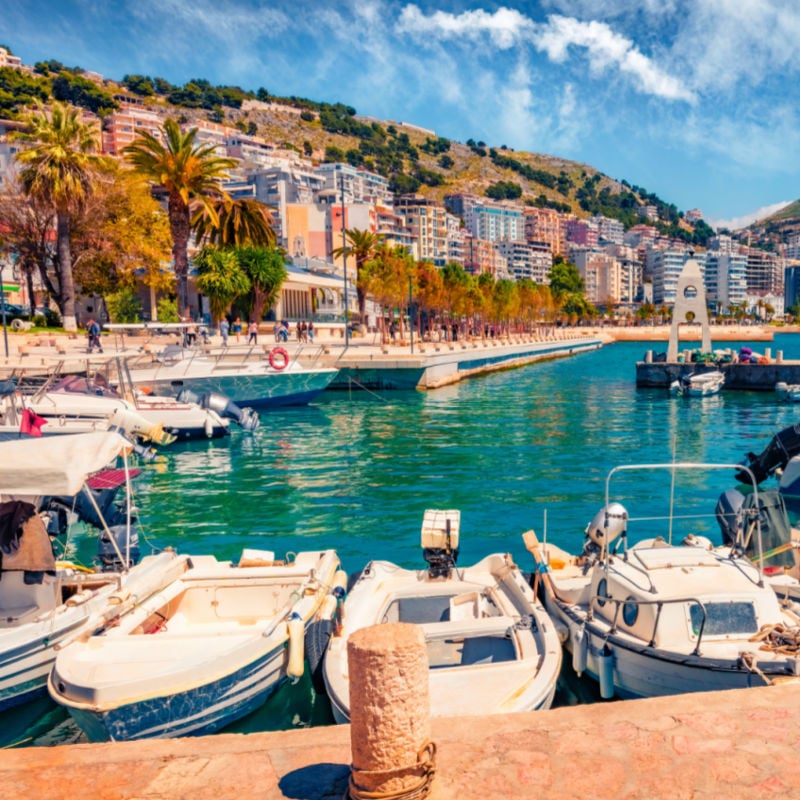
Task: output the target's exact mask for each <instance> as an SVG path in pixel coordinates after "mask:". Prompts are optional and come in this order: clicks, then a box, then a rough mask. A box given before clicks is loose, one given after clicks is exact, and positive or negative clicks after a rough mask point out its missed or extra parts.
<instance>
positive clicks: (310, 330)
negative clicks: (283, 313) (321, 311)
mask: <svg viewBox="0 0 800 800" xmlns="http://www.w3.org/2000/svg"><path fill="white" fill-rule="evenodd" d="M307 332H308V341H309V342H311V344H314V323H313V322H311V321H310V320H309V322H308V331H307Z"/></svg>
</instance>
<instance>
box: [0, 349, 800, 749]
mask: <svg viewBox="0 0 800 800" xmlns="http://www.w3.org/2000/svg"><path fill="white" fill-rule="evenodd" d="M739 344H744V342H742V343H725V346H726V347H727V346H730V347H733V348H735V347H738V346H739ZM768 346H769V347H771V349H772V352H773V354H774V353H775V352H777V351H778V350H782V351H783V354H784V358H786V359H800V336H796V335H790V334H789V335H777V336H776V337H775V340H774V341H773V342H771V343H770V344H769V345H768ZM649 349H652V350H655V351H660V350H664V349H666V343H665V342H651V343H648V342H624V343H618V344H613V345H608V346H606V347H603V348H602V349H600V350H597V351H592V352H589V353H585V354H581V355H578V356H574V357H571V358H566V359H560V360H555V361H550V362H544V363H537V364H533V365H530V366H527V367H524V368H521V369H513V370H508V371H504V372H499V373H493V374H489V375H486V376H484V377H480V378H474V379H471V380H468V381H465V382H463V383H460V384H457V385H454V386H448V387H445V388H442V389H437V390H433V391H429V392H417V391H408V392H400V391H394V392H384V393H371V392H366V391H358V390H353V391H352V392H349V391H336V392H331V391H329V392H326V393H325V394H324V395H322V397H321V398H320V399H319V400H318V401H317V402H315V403H314V404H313V405H311V406H307V407H302V408H288V409H278V410H275V411H269V412H265V413H263V414H262V424H261V427H260V428H259V430H257V431H256V432H254V433H243V432H241V431H238V430H235V431H234V432H233V434H232V436H231V437H229V438H228V439H223V440H217V441H212V442H207V443H206V442H200V443H189V444H182V445H179V446H177V447H173V448H168V449H164V450H162V454H161V455H160V456H159V457H158V459H157V460H156V461H155V462H153V463H149V464H141V465H139V466H140V467H141V469H142V474H141V475H140V476H139V477H138V478H137V479H136V482H135V492H136V501H137V506H138V510H139V519H140V523H141V525H140V527H141V529H142V534H143V535H142V541H141V546H142V552H144V553H146V552H150V550H151V549H152V548H163V547H166V546H172V547H174V548H176V549H177V550H179V551H180V552H186V553H193V554H201V553H213V554H214V555H216V556H218V557H222V558H230V559H236V558H238V556H239V554H240V553H241V551H242V549H243V548H261V549H267V550H272V551H274V552H275V554H276V557H283V556H284V555H286V554H288V553H292V552H297V551H299V550H308V549H312V550H315V549H322V548H329V547H330V548H335V549H336V550H337V551H338V553H339V555H340V558H341V560H342V564H343V566H344V568H345V569H346V570H347V571H348V572H353V571H357V570H360V569H361V568H362V567H363V566H364V565H365V564H366V563H367V562H368V561H369V560H370V559H385V560H389V561H394V562H396V563H399V564H401V565H402V566H405V567H415V566H421V564H422V561H421V552H420V550H419V531H420V525H421V522H422V516H423V513H424V511H425V509H427V508H454V509H459V510H460V511H461V550H460V556H459V563H462V564H467V563H471V562H473V561H476V560H478V559H479V558H482V557H483V556H484V555H486V554H488V553H490V552H510V553H512V554H513V556H514V558H515V559H516V561H517V563H518V564H519V565H520V566H521V567H522V568H523V569H526V570H527V569H529V568H530V566H531V561H530V557H529V556H528V554H527V553H526V552H525V550H524V547H523V545H522V539H521V534H522V533H523V532H524V531H526V530H529V529H531V528H533V529H535V530H536V532H537V533H538V534H539V537H540V539H541V538H543V537H545V536H546V537H547V539H549V540H550V541H553V542H555V543H557V544H559V545H560V546H562V547H564V548H567V549H569V550H572V551H576V550H579V549H580V548H581V546H582V543H583V531H584V529H585V527H586V525H587V523H588V522H589V521H590V520H591V519H592V517H593V516H594V515H595V513H596V512H597V510H598V509H600V508H601V507H602V505H603V503H604V500H605V491H606V476H607V474H608V471H609V470H610V469H611V468H612V467H614V466H618V465H622V464H630V463H655V462H669V461H695V462H696V461H699V462H714V463H721V462H724V463H737V462H739V461H741V460H742V459H743V458H744V457H745V454H746V453H747V452H748V451H753V452H760V451H761V450H763V448H764V447H765V446H766V445H767V444H768V442H769V440H770V439H771V438H772V436H773V435H774V434H775V433H776V432H778V431H779V430H781V429H782V428H784V427H786V426H788V425H791V424H793V423H794V422H796V421H797V416H798V414H797V408H796V407H794V406H792V405H788V404H781V403H779V402H777V399H776V396H775V395H774V394H773V393H772V392H760V393H758V392H723V393H722V394H721V395H718V396H716V397H709V398H692V399H686V398H675V397H670V396H669V395H668V394H667V393H666V392H665V391H664V390H662V389H637V388H636V386H635V377H636V376H635V362H636V361H637V360H641V359H643V358H644V355H645V352H646V351H647V350H649ZM755 349H763V347H762V348H759V347H755ZM664 480H665V478H664V475H663V474H655V473H645V474H641V475H637V477H636V479H635V480H633V479H628V480H627V481H626V480H625V479H623V483H624V484H625V485H624V487H623V488H624V492H625V501H624V502H625V505H626V506H629V507H630V508H631V509H633V508H635V507H641V506H642V505H645V506H647V504H648V501H650V500H651V498H652V497H653V496H654V495H655V493H656V489H655V484H656V483H659V484H663V483H664ZM733 485H734V481H733V480H732V477H731V480H730V486H733ZM693 488H694V489H696V490H698V491H700V492H701V493H702V492H707V493H708V504H709V516H708V519H706V520H698V521H697V525H696V530H695V532H697V533H704V534H705V535H708V536H711V537H714V538H715V539H716V540H718V539H719V529H718V527H717V525H716V522H715V520H714V518H713V508H714V503H715V500H716V497H717V496H718V495H719V485H718V484H712V483H709V484H708V485H707V486H706V485H703V484H702V483H701V484H700V485H699V486H694V487H693ZM611 499H616V498H615V497H613V496H612V498H611ZM93 551H94V542H92V541H89V540H88V538H86V539H85V540H79V541H78V542H77V550H76V553H75V555H76V557H77V558H79V559H82V560H84V561H85V562H90V561H91V556H92V553H93ZM587 697H588V699H592V696H591V689H588V690H587ZM330 722H331V716H330V709H329V707H328V706H327V701H326V700H325V698H324V697H320V696H317V695H315V694H314V692H313V689H312V688H311V685H310V682H309V681H307V680H301V681H300V683H298V684H297V685H295V686H285V687H283V688H282V689H281V690H280V691H278V692H277V693H276V694H275V695H274V696H273V697H272V699H271V700H270V701H269V702H268V703H267V705H265V706H264V707H263V708H262V709H261V710H259V711H258V712H256V713H255V714H253V715H251V716H250V717H249V718H247V719H245V720H241V721H239V722H238V723H236V724H235V725H234V726H232V727H231V728H229V729H228V730H232V731H254V730H276V729H282V728H287V727H297V726H302V725H315V724H328V723H330ZM76 741H83V739H82V737H81V734H80V732H79V730H78V729H77V728H76V727H75V726H74V724H73V723H72V722H71V721H70V720H69V718H68V716H67V715H66V712H64V711H62V710H61V709H60V708H59V707H57V706H56V705H55V704H54V703H52V702H51V701H50V700H49V698H42V699H41V700H38V701H35V702H33V703H29V704H27V705H25V706H23V707H21V708H18V709H14V710H12V711H10V712H6V713H5V714H2V715H0V746H9V745H15V744H19V745H21V746H44V745H52V744H60V743H67V742H76Z"/></svg>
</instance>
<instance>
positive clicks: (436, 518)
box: [420, 508, 461, 578]
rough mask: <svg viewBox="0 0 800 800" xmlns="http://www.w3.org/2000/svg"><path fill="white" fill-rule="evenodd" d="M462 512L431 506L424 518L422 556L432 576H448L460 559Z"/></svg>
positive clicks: (421, 540) (421, 537) (421, 541)
mask: <svg viewBox="0 0 800 800" xmlns="http://www.w3.org/2000/svg"><path fill="white" fill-rule="evenodd" d="M460 523H461V512H460V511H458V510H456V509H453V510H450V511H442V510H439V509H434V508H429V509H427V510H426V511H425V516H424V517H423V519H422V534H421V536H420V544H421V545H422V557H423V558H424V559H425V561H426V562H427V563H428V574H429V575H430V576H431V578H446V577H447V576H448V575H450V572H451V570H452V569H453V568H454V567H455V565H456V561H457V560H458V536H459V527H460Z"/></svg>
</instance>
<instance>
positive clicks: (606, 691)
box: [597, 644, 614, 700]
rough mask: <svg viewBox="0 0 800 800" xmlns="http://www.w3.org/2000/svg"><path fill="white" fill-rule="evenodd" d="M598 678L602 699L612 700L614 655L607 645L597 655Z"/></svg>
mask: <svg viewBox="0 0 800 800" xmlns="http://www.w3.org/2000/svg"><path fill="white" fill-rule="evenodd" d="M597 677H598V679H599V681H600V697H602V698H603V700H610V699H611V698H612V697H613V696H614V654H613V653H612V652H611V650H610V649H609V647H608V645H607V644H604V645H603V649H602V650H601V651H600V652H599V653H598V654H597Z"/></svg>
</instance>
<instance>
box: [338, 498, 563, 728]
mask: <svg viewBox="0 0 800 800" xmlns="http://www.w3.org/2000/svg"><path fill="white" fill-rule="evenodd" d="M458 527H459V512H458V511H436V510H428V511H427V512H426V513H425V518H424V522H423V526H422V547H423V552H424V555H425V558H426V561H427V562H428V564H429V568H428V569H423V570H410V569H402V568H400V567H399V566H397V565H395V564H391V563H389V562H387V561H372V562H370V563H369V564H368V565H367V566H366V567H365V568H364V570H363V571H362V572H361V574H360V576H359V578H358V580H357V581H356V583H355V585H354V586H353V587H352V589H351V591H350V593H349V594H348V596H347V600H346V601H345V603H344V606H345V608H344V619H343V621H342V622H341V624H339V625H335V626H334V630H333V633H332V635H331V637H330V642H329V644H328V647H327V650H326V652H325V658H324V662H323V668H322V675H323V678H324V681H325V686H326V688H327V691H328V696H329V697H330V700H331V706H332V708H333V713H334V717H335V718H336V720H337V722H347V721H348V720H349V715H350V702H351V698H350V688H349V680H348V667H347V641H348V638H349V636H350V635H351V634H352V633H353V632H354V631H356V630H359V629H361V628H364V627H367V626H369V625H376V624H379V623H385V622H410V623H414V624H417V625H420V626H421V628H422V630H423V632H424V635H425V641H426V643H427V648H428V659H429V664H430V671H429V676H430V703H431V714H432V715H433V716H459V715H465V714H469V715H479V714H504V713H508V712H513V711H533V710H536V709H546V708H549V707H550V705H551V703H552V701H553V696H554V694H555V688H556V680H557V678H558V674H559V671H560V668H561V643H560V640H559V636H558V633H557V631H556V628H555V626H554V624H553V623H552V621H551V620H550V618H549V617H548V615H547V613H546V612H545V610H544V608H543V607H542V605H541V604H540V603H539V602H538V601H537V600H536V598H535V597H534V594H533V592H532V590H531V588H530V586H529V585H528V583H527V582H526V580H525V578H524V577H523V575H522V573H521V572H520V570H519V568H518V567H517V566H516V565H515V564H514V562H513V560H512V558H511V556H510V555H508V554H494V555H489V556H487V557H486V558H484V559H482V560H481V561H479V562H478V563H477V564H475V565H473V566H471V567H456V566H455V560H456V556H457V554H458V536H459V531H458Z"/></svg>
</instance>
